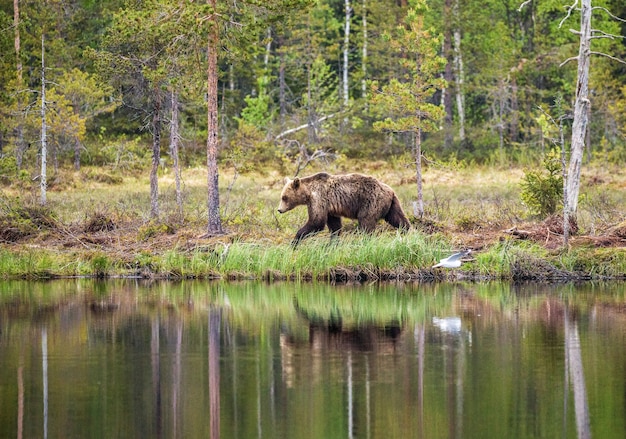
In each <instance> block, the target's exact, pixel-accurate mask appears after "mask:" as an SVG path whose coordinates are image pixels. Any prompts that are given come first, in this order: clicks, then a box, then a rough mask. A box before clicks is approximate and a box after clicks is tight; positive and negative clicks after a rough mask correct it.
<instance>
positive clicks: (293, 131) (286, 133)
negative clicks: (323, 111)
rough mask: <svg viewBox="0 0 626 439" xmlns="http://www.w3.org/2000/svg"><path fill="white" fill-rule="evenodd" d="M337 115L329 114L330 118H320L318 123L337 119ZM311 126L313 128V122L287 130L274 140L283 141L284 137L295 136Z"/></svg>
mask: <svg viewBox="0 0 626 439" xmlns="http://www.w3.org/2000/svg"><path fill="white" fill-rule="evenodd" d="M336 114H337V113H333V114H329V115H328V116H324V117H320V118H319V119H317V121H316V123H319V122H324V121H325V120H326V119H330V118H333V117H335V115H336ZM309 126H311V122H309V123H305V124H304V125H300V126H297V127H295V128H290V129H288V130H286V131H283V132H282V133H280V134H278V135H277V136H276V137H275V138H274V140H280V139H282V138H283V137H285V136H286V135H288V134H293V133H295V132H298V131H300V130H303V129H305V128H308V127H309Z"/></svg>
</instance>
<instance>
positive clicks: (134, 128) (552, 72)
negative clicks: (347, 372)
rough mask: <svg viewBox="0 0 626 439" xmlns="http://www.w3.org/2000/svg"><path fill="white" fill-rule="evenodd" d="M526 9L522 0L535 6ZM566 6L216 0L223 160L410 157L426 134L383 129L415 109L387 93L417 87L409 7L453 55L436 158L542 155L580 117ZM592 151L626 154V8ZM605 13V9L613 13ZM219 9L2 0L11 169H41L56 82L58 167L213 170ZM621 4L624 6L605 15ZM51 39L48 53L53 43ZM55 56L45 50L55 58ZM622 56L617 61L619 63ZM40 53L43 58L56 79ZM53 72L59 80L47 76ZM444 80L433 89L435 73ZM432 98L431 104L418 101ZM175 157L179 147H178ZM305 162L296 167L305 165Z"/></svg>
mask: <svg viewBox="0 0 626 439" xmlns="http://www.w3.org/2000/svg"><path fill="white" fill-rule="evenodd" d="M522 3H524V5H523V7H521V8H520V6H522ZM568 6H569V5H568V4H567V3H566V2H565V1H564V0H541V1H534V0H533V1H527V2H522V1H521V0H481V1H476V0H463V1H460V0H430V1H429V2H428V4H427V6H426V5H425V4H423V3H422V2H417V1H416V2H411V1H408V0H350V1H347V0H313V1H306V0H300V1H298V0H267V1H262V2H258V1H227V0H218V2H217V8H218V13H219V14H218V17H219V20H218V22H219V30H220V33H219V57H218V70H219V77H218V106H219V113H218V114H219V117H218V126H219V135H218V139H219V160H220V163H221V164H222V165H227V166H233V167H235V168H236V169H237V171H238V172H245V171H246V170H248V169H252V168H258V167H260V166H261V165H262V164H264V163H267V164H277V163H278V164H280V163H292V164H293V163H296V162H297V161H298V160H299V161H300V162H303V161H306V160H310V159H312V158H314V157H328V156H331V155H341V156H343V157H348V158H360V159H366V160H374V159H376V160H378V159H386V160H392V159H393V160H397V159H399V158H400V157H403V156H405V155H409V156H410V154H411V152H412V146H413V144H414V143H413V139H412V136H414V135H415V133H414V132H413V131H411V130H410V129H407V130H401V129H396V130H392V131H393V132H391V131H389V130H386V129H380V125H379V126H378V127H377V128H378V129H375V128H376V122H380V121H383V120H384V119H386V118H388V117H393V116H394V115H393V114H392V113H393V112H396V113H397V114H396V116H398V117H400V116H401V113H402V111H403V110H402V109H401V108H393V105H391V106H390V105H389V103H387V105H381V104H379V103H378V102H377V101H376V100H374V99H372V94H373V93H375V92H376V91H377V90H379V89H377V88H376V87H384V86H385V85H388V84H390V83H391V82H392V81H394V80H395V81H398V82H400V83H402V82H410V81H411V69H410V68H409V67H407V63H406V62H405V61H406V59H407V58H411V57H412V56H414V54H415V53H419V49H416V50H413V51H412V50H411V49H410V48H407V47H406V46H403V45H402V44H399V42H400V39H401V35H402V33H401V32H400V30H401V29H406V28H407V26H408V25H407V23H408V21H407V14H408V11H409V9H410V8H413V9H418V10H419V13H420V16H421V17H422V18H421V19H420V20H421V21H420V22H419V23H420V31H421V33H420V34H419V38H420V40H419V41H418V42H417V45H418V47H419V45H420V44H422V43H424V44H426V43H427V42H428V43H429V44H431V45H434V46H435V47H437V48H438V53H437V56H440V57H442V58H444V59H445V60H446V61H447V62H446V63H445V66H444V64H443V63H442V64H441V69H440V72H439V73H437V78H435V79H443V80H445V82H440V83H437V84H442V85H439V86H434V85H433V87H432V90H431V91H432V93H431V94H429V95H428V97H427V100H428V101H429V103H430V104H434V105H436V106H437V107H440V108H441V109H442V110H443V113H442V115H443V117H442V118H441V120H438V121H436V122H437V124H436V129H433V130H430V132H424V133H423V144H422V152H423V154H424V156H425V157H426V158H427V159H429V160H446V161H466V162H468V163H472V162H474V163H479V164H498V165H502V164H510V163H519V164H529V163H533V162H535V163H540V160H541V157H542V156H543V154H544V153H545V152H546V151H548V150H549V149H550V148H551V147H552V145H553V142H551V140H553V139H555V138H557V137H558V127H557V126H556V124H555V123H554V121H557V120H563V121H564V129H565V139H566V142H565V143H566V144H567V143H568V139H567V133H568V130H569V129H570V126H571V119H570V116H571V113H572V108H573V100H574V98H575V88H576V65H577V63H576V60H572V61H570V62H565V61H566V60H568V59H570V58H572V57H575V56H576V55H577V53H578V44H579V36H578V35H577V34H576V33H575V32H572V30H576V29H579V27H580V16H579V14H578V13H577V11H575V10H572V11H569V13H568V9H567V8H568ZM593 6H595V7H597V6H601V7H602V8H600V9H594V11H593V19H592V27H593V29H598V30H601V31H602V33H596V36H600V37H602V36H604V37H603V38H595V39H594V40H593V41H592V51H594V52H599V53H603V54H606V55H610V57H609V56H602V55H598V56H593V57H592V61H591V74H590V85H589V89H590V97H591V99H590V100H591V110H590V123H589V129H588V142H587V153H586V159H587V160H592V159H601V160H606V161H609V162H621V161H623V160H624V159H626V139H625V134H626V86H625V84H626V65H624V64H623V63H621V62H619V61H618V60H616V59H625V58H626V41H624V39H623V38H619V37H611V36H612V35H613V36H620V35H625V34H626V23H625V22H623V21H620V20H617V19H615V17H626V3H624V2H623V1H618V0H605V1H596V2H594V5H593ZM604 8H605V9H604ZM211 11H212V10H211V8H210V2H209V3H203V2H193V1H182V0H181V1H164V0H145V1H139V0H107V1H95V0H47V1H45V0H37V1H34V0H13V1H11V0H0V163H1V166H0V178H1V179H2V180H3V181H4V182H5V183H7V182H9V181H11V180H13V179H14V178H15V177H16V176H20V175H21V176H22V177H24V178H29V179H32V178H33V176H36V175H37V173H38V169H39V166H40V163H39V161H40V160H39V153H40V146H41V141H40V139H41V126H42V112H41V108H42V105H41V95H42V78H44V79H43V81H44V82H45V84H46V98H45V108H46V121H47V136H48V137H47V142H48V145H47V147H48V154H49V157H50V158H49V162H50V163H52V164H53V170H52V171H48V172H55V171H56V170H58V168H59V167H66V168H70V169H71V168H72V167H74V168H80V166H81V165H82V166H85V165H90V166H110V167H114V168H116V169H121V170H124V169H137V168H139V167H145V166H149V163H150V161H151V159H152V149H153V147H154V145H157V147H158V148H160V149H161V152H162V154H163V156H162V157H163V159H162V160H165V161H166V162H167V161H169V158H168V155H167V154H168V152H170V153H171V151H172V145H173V144H175V145H176V147H178V146H179V147H180V160H181V164H183V165H201V164H204V163H206V145H207V135H208V133H207V110H206V99H207V87H206V84H207V64H206V63H207V36H208V32H209V30H208V28H209V27H210V26H208V25H207V23H208V21H209V20H208V18H207V17H208V16H209V15H210V12H211ZM607 11H610V14H609V13H608V12H607ZM564 19H565V20H564ZM42 49H43V50H42ZM44 54H45V58H44ZM611 57H612V58H611ZM42 58H44V59H45V64H43V65H45V69H44V71H43V72H42ZM42 73H44V74H43V75H42ZM432 84H435V83H434V82H433V83H432ZM417 99H419V98H417ZM170 156H171V154H170ZM290 169H291V170H293V167H291V168H290Z"/></svg>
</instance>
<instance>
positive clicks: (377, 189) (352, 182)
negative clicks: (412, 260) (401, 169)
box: [278, 172, 411, 245]
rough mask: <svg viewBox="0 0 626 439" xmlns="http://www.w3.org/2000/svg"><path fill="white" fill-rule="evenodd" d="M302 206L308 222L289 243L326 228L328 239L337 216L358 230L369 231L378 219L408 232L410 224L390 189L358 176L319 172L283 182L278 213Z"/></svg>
mask: <svg viewBox="0 0 626 439" xmlns="http://www.w3.org/2000/svg"><path fill="white" fill-rule="evenodd" d="M301 205H306V206H307V208H308V210H309V220H308V221H307V223H306V224H305V225H304V226H303V227H302V228H301V229H300V230H298V233H296V237H295V238H294V240H293V244H294V245H297V244H298V242H300V240H302V239H304V238H306V237H307V236H309V235H313V234H315V233H317V232H320V231H321V230H323V229H324V226H326V225H328V229H329V230H330V233H331V236H337V235H339V232H340V229H341V217H342V216H343V217H346V218H351V219H356V220H358V222H359V228H361V229H363V230H365V231H366V232H371V231H373V230H374V228H375V227H376V223H377V222H378V220H380V219H381V218H382V219H384V220H385V221H387V222H388V223H389V224H391V225H392V226H394V227H396V228H399V229H402V230H408V229H409V228H410V227H411V225H410V223H409V220H408V218H407V217H406V215H405V214H404V211H403V210H402V206H400V201H399V200H398V197H397V196H396V194H395V193H394V191H393V189H391V188H390V187H389V186H387V185H386V184H384V183H381V182H380V181H378V180H376V179H375V178H374V177H370V176H367V175H362V174H347V175H330V174H327V173H325V172H320V173H318V174H314V175H311V176H308V177H302V178H297V177H296V178H295V179H293V180H291V179H290V178H286V179H285V187H284V188H283V191H282V194H281V195H280V205H279V206H278V212H280V213H285V212H287V211H289V210H291V209H293V208H294V207H296V206H301Z"/></svg>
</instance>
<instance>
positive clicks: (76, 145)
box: [74, 139, 81, 171]
mask: <svg viewBox="0 0 626 439" xmlns="http://www.w3.org/2000/svg"><path fill="white" fill-rule="evenodd" d="M80 148H81V145H80V141H79V140H78V139H76V140H75V141H74V170H76V171H80Z"/></svg>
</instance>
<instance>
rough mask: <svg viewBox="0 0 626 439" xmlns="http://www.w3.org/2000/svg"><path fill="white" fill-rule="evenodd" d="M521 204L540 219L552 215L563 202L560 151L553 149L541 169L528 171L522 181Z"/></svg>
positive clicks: (545, 158)
mask: <svg viewBox="0 0 626 439" xmlns="http://www.w3.org/2000/svg"><path fill="white" fill-rule="evenodd" d="M521 186H522V193H521V195H520V196H521V198H522V202H523V203H524V204H525V205H526V206H528V208H529V209H530V211H531V212H532V213H533V214H535V215H538V216H540V217H546V216H548V215H552V214H554V213H555V212H556V211H557V209H558V208H559V205H560V204H561V203H562V200H563V176H562V174H561V160H560V150H559V149H553V150H551V151H550V152H549V153H548V154H546V156H545V157H544V159H543V169H539V170H528V171H526V172H525V173H524V178H523V179H522V183H521Z"/></svg>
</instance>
